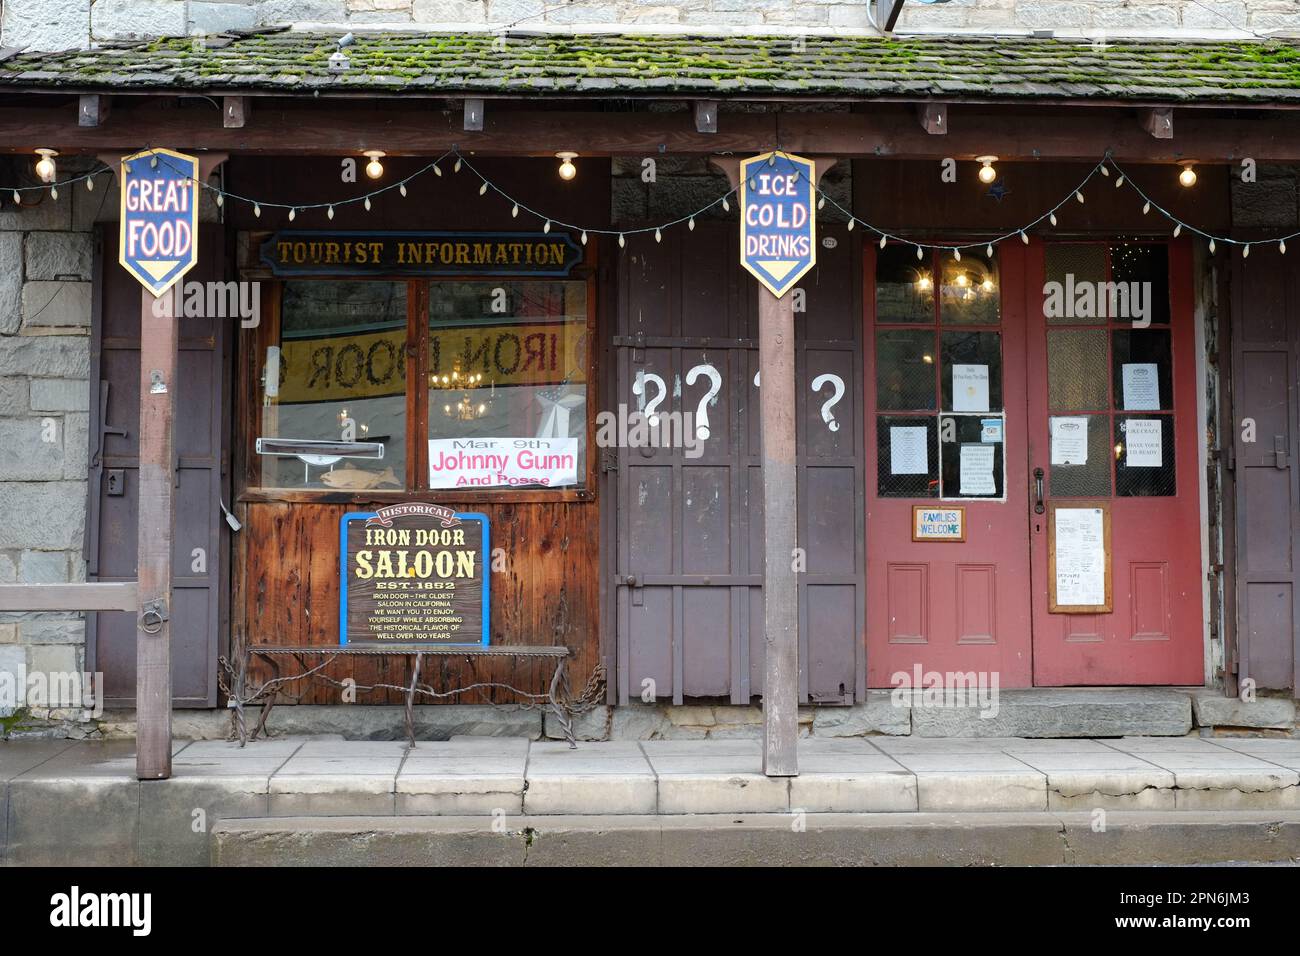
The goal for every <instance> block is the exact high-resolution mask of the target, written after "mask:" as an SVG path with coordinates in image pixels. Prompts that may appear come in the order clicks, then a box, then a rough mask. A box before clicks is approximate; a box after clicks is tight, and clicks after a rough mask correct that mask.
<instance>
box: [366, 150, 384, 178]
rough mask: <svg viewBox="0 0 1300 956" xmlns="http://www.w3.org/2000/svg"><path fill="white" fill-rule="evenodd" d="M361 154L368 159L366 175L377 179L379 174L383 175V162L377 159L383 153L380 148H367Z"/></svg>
mask: <svg viewBox="0 0 1300 956" xmlns="http://www.w3.org/2000/svg"><path fill="white" fill-rule="evenodd" d="M361 155H362V156H367V157H369V159H370V162H368V163H366V175H367V176H369V177H370V178H371V179H378V178H379V177H380V176H382V175H384V164H383V163H381V162H380V161H379V160H380V158H381V157H383V155H384V153H383V151H382V150H378V149H368V150H366V151H365V152H364V153H362V154H361Z"/></svg>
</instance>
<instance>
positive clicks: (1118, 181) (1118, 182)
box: [1115, 176, 1124, 189]
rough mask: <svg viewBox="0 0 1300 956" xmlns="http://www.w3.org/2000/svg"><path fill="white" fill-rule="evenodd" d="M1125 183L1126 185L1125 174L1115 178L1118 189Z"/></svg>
mask: <svg viewBox="0 0 1300 956" xmlns="http://www.w3.org/2000/svg"><path fill="white" fill-rule="evenodd" d="M1123 185H1124V177H1123V176H1121V177H1120V178H1119V179H1117V180H1115V188H1116V189H1119V187H1120V186H1123Z"/></svg>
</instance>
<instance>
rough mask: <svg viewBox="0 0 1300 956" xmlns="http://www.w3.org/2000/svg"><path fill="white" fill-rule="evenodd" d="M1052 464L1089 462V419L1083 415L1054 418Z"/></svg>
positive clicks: (1083, 463) (1084, 463)
mask: <svg viewBox="0 0 1300 956" xmlns="http://www.w3.org/2000/svg"><path fill="white" fill-rule="evenodd" d="M1052 464H1053V465H1086V464H1088V419H1086V418H1083V417H1081V416H1072V417H1068V418H1053V419H1052Z"/></svg>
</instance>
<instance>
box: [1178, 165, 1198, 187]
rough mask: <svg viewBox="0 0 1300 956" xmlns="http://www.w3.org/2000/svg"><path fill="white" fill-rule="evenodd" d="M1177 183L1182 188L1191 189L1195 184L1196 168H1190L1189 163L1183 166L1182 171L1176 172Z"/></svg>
mask: <svg viewBox="0 0 1300 956" xmlns="http://www.w3.org/2000/svg"><path fill="white" fill-rule="evenodd" d="M1178 184H1179V185H1180V186H1182V187H1183V188H1184V189H1191V188H1192V187H1193V186H1195V185H1196V170H1195V169H1193V168H1192V164H1191V163H1188V164H1187V165H1186V166H1184V167H1183V171H1182V172H1181V173H1179V174H1178Z"/></svg>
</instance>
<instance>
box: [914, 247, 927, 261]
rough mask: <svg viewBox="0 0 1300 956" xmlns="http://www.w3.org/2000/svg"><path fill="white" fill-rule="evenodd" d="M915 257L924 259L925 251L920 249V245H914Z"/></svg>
mask: <svg viewBox="0 0 1300 956" xmlns="http://www.w3.org/2000/svg"><path fill="white" fill-rule="evenodd" d="M916 258H918V259H924V258H925V251H924V250H922V248H921V247H920V246H917V247H916Z"/></svg>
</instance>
